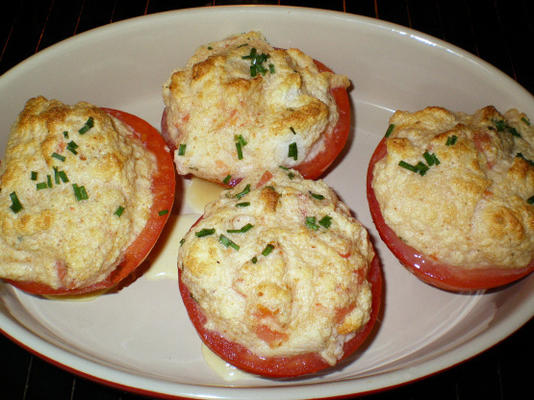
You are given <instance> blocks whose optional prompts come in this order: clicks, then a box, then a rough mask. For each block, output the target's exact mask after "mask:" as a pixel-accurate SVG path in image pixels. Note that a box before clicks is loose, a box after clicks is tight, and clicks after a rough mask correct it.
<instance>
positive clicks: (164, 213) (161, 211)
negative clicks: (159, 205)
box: [158, 210, 169, 216]
mask: <svg viewBox="0 0 534 400" xmlns="http://www.w3.org/2000/svg"><path fill="white" fill-rule="evenodd" d="M168 213H169V210H159V211H158V215H159V216H162V215H166V214H168Z"/></svg>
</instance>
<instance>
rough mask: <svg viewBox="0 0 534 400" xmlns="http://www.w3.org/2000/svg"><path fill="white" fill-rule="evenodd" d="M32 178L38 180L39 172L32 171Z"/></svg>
mask: <svg viewBox="0 0 534 400" xmlns="http://www.w3.org/2000/svg"><path fill="white" fill-rule="evenodd" d="M30 179H31V180H32V181H36V180H37V172H35V171H32V173H31V176H30Z"/></svg>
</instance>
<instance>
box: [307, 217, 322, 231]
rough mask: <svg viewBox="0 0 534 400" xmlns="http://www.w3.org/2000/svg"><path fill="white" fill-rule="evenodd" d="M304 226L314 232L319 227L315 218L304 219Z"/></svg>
mask: <svg viewBox="0 0 534 400" xmlns="http://www.w3.org/2000/svg"><path fill="white" fill-rule="evenodd" d="M306 226H307V227H308V228H310V229H312V230H314V231H316V230H317V229H319V225H317V223H316V219H315V217H306Z"/></svg>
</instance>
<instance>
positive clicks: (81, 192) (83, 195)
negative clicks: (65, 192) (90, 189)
mask: <svg viewBox="0 0 534 400" xmlns="http://www.w3.org/2000/svg"><path fill="white" fill-rule="evenodd" d="M72 189H73V190H74V197H75V198H76V200H77V201H82V200H87V199H88V198H89V196H88V195H87V191H86V190H85V186H78V185H77V184H76V183H73V184H72Z"/></svg>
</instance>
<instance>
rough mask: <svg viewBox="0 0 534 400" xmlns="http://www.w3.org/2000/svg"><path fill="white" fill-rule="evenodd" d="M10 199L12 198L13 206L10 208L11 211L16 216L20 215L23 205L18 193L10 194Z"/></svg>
mask: <svg viewBox="0 0 534 400" xmlns="http://www.w3.org/2000/svg"><path fill="white" fill-rule="evenodd" d="M9 197H10V198H11V205H10V206H9V208H11V211H13V212H14V213H15V214H16V213H18V212H19V211H20V210H22V208H23V207H22V204H21V203H20V200H19V198H18V196H17V193H15V192H11V193H10V194H9Z"/></svg>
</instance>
